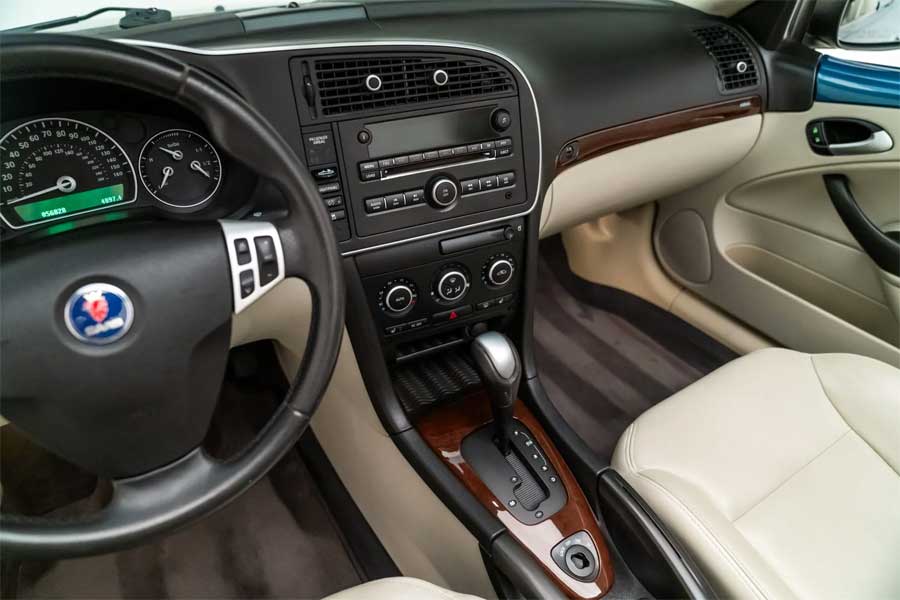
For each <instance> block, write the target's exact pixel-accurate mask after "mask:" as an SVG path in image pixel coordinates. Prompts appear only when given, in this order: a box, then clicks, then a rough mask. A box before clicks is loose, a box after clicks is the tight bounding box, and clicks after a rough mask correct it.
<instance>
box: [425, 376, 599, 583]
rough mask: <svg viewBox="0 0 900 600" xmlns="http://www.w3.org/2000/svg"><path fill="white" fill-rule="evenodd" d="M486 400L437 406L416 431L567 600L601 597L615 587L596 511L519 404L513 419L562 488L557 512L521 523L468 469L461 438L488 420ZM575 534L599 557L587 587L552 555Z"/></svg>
mask: <svg viewBox="0 0 900 600" xmlns="http://www.w3.org/2000/svg"><path fill="white" fill-rule="evenodd" d="M490 404H491V403H490V399H489V398H488V397H487V394H485V393H484V392H477V393H475V394H471V395H469V396H467V397H465V398H464V399H462V400H460V401H459V402H455V403H453V404H449V405H445V406H441V407H438V408H436V409H434V410H432V411H430V412H428V413H426V414H425V415H424V416H422V417H421V418H419V419H418V421H417V423H416V429H417V430H418V431H419V434H420V435H421V436H422V438H423V439H424V440H425V442H426V443H427V444H428V445H429V446H430V447H431V449H432V450H433V451H434V452H435V454H437V455H438V457H439V458H440V459H441V460H442V461H443V462H444V464H446V465H447V468H449V469H450V470H451V471H453V473H454V475H456V476H457V477H458V478H459V479H460V480H461V481H462V482H463V484H464V485H465V486H466V487H467V488H468V489H469V491H470V492H472V494H474V495H475V497H476V498H477V499H478V500H479V502H481V504H482V505H484V506H485V508H487V509H488V510H489V511H490V512H491V514H493V515H494V516H496V517H497V518H498V519H499V520H500V521H501V522H502V523H503V525H504V526H505V527H506V529H507V530H508V531H509V532H510V533H511V534H512V536H513V537H514V538H516V539H517V540H518V541H519V543H521V544H522V545H523V546H524V547H525V548H526V549H527V550H528V551H529V552H531V554H532V555H534V557H535V558H536V559H537V560H538V562H539V563H540V564H541V565H542V566H543V567H544V569H545V570H546V571H547V573H549V575H550V576H551V577H552V578H553V579H554V581H556V583H557V584H558V585H559V586H560V587H561V588H562V589H563V590H564V591H565V593H566V595H568V596H569V597H571V598H599V597H601V596H603V595H604V594H606V593H607V592H608V591H609V589H610V588H611V587H612V584H613V577H614V576H613V567H612V560H611V558H610V555H609V549H608V548H607V546H606V541H605V540H604V538H603V535H602V534H601V533H600V528H599V527H598V525H597V521H596V518H595V517H594V513H593V512H592V511H591V508H590V505H589V504H588V500H587V498H586V497H585V495H584V493H583V492H582V491H581V488H580V487H579V486H578V483H577V482H576V481H575V477H574V475H572V472H571V471H570V470H569V467H568V466H567V465H566V463H565V461H564V460H563V458H562V455H560V453H559V451H557V449H556V447H555V446H554V445H553V442H551V441H550V438H549V436H548V435H547V433H546V432H545V431H544V428H543V427H541V425H540V423H539V422H538V421H537V419H536V418H535V417H534V415H532V413H531V411H529V410H528V409H527V408H526V407H525V405H524V404H523V403H522V402H521V401H518V402H516V405H515V409H514V416H515V418H516V419H518V420H519V421H520V422H521V423H522V424H524V425H525V426H526V427H528V429H530V430H531V432H532V433H533V434H534V436H535V438H536V441H537V442H538V444H539V445H540V447H541V448H542V449H543V450H544V453H545V454H546V456H547V458H548V459H549V460H550V462H551V464H552V465H553V467H554V468H555V469H556V472H557V473H558V474H559V478H560V482H561V483H562V484H563V485H564V486H565V489H566V493H567V494H568V497H569V499H568V502H567V503H566V505H565V506H564V507H563V508H562V509H561V510H560V511H559V512H557V513H556V514H554V515H551V516H550V517H548V518H547V519H546V520H544V521H542V522H541V523H539V524H537V525H525V524H524V523H522V522H521V521H519V520H518V519H516V518H515V517H514V516H513V515H512V513H510V512H509V511H508V510H506V506H505V505H504V504H503V502H501V501H500V500H498V499H497V497H496V496H494V494H493V493H492V492H491V491H490V490H489V489H488V487H487V486H486V485H485V484H484V482H483V481H482V480H481V478H479V477H478V475H477V474H476V473H475V471H474V469H472V467H471V465H469V463H467V462H466V461H465V459H463V456H462V450H461V446H462V440H463V438H465V437H466V436H467V435H469V434H470V433H472V432H473V431H475V430H476V429H478V428H480V427H482V426H484V425H485V424H487V423H489V422H490V421H491V419H492V417H491V411H490ZM578 531H587V532H588V533H589V534H590V536H591V537H592V538H593V540H594V544H595V545H596V547H597V554H598V557H599V559H600V568H599V570H598V573H597V577H596V579H595V580H594V581H593V582H590V583H585V582H581V581H578V580H576V579H573V578H572V577H570V576H569V575H568V574H566V573H565V572H564V571H563V570H562V569H560V568H559V566H558V565H557V564H556V563H555V562H553V558H551V556H550V551H551V550H552V549H553V547H554V546H555V545H556V544H558V543H559V542H561V541H562V540H564V539H565V538H567V537H569V536H570V535H572V534H573V533H576V532H578Z"/></svg>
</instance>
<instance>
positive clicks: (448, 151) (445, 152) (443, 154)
mask: <svg viewBox="0 0 900 600" xmlns="http://www.w3.org/2000/svg"><path fill="white" fill-rule="evenodd" d="M450 156H453V148H441V149H440V150H438V157H440V158H448V157H450Z"/></svg>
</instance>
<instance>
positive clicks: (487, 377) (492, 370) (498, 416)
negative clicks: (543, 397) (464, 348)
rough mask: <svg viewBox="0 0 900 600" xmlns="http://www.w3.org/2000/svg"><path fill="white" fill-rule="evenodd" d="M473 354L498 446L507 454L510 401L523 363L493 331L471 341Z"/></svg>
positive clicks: (513, 397)
mask: <svg viewBox="0 0 900 600" xmlns="http://www.w3.org/2000/svg"><path fill="white" fill-rule="evenodd" d="M472 357H473V358H474V359H475V365H476V366H477V367H478V371H479V373H480V374H481V379H482V381H484V383H485V385H486V386H487V388H488V392H489V394H490V397H491V410H492V411H493V414H494V429H495V431H496V434H497V445H498V446H499V448H500V451H501V452H502V453H503V454H504V456H505V455H506V454H508V453H509V429H510V427H509V426H510V425H511V424H512V420H513V404H514V403H515V401H516V396H517V395H518V392H519V381H520V380H521V377H522V362H521V361H520V360H519V353H518V352H517V351H516V347H515V346H513V344H512V342H511V341H510V340H509V338H508V337H506V336H505V335H503V334H502V333H499V332H496V331H488V332H486V333H482V334H481V335H479V336H478V337H477V338H475V341H473V342H472Z"/></svg>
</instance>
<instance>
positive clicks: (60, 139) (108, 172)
mask: <svg viewBox="0 0 900 600" xmlns="http://www.w3.org/2000/svg"><path fill="white" fill-rule="evenodd" d="M0 167H2V169H0V216H2V217H3V221H4V222H5V223H6V224H7V225H9V226H10V227H12V228H13V229H20V228H22V227H27V226H30V225H37V224H39V223H45V222H48V221H56V220H59V219H64V218H67V217H69V216H72V215H77V214H82V213H88V212H93V211H96V210H103V209H106V208H109V207H112V206H115V205H118V204H128V203H130V202H134V201H135V199H136V197H137V178H136V177H135V173H134V168H133V167H132V165H131V161H129V160H128V156H126V154H125V152H124V151H123V150H122V148H121V146H119V144H117V143H116V142H115V141H114V140H113V139H112V138H111V137H109V136H108V135H106V134H105V133H103V132H102V131H100V130H99V129H97V128H96V127H93V126H91V125H88V124H87V123H83V122H81V121H76V120H74V119H62V118H50V119H38V120H35V121H29V122H28V123H23V124H22V125H19V126H18V127H16V128H14V129H13V130H12V131H10V132H9V133H7V134H6V135H4V136H3V138H0Z"/></svg>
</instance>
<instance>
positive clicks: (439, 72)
mask: <svg viewBox="0 0 900 600" xmlns="http://www.w3.org/2000/svg"><path fill="white" fill-rule="evenodd" d="M313 73H314V78H315V86H316V92H317V93H316V96H317V100H318V112H319V114H320V115H321V116H325V117H328V116H334V115H344V114H348V113H359V112H370V111H377V110H382V109H389V108H393V107H400V106H406V105H414V104H415V105H418V104H423V103H434V102H442V101H444V102H445V101H452V100H456V99H467V98H475V97H482V96H491V95H499V94H506V93H510V92H513V91H515V81H514V79H513V77H512V75H511V74H510V73H509V71H507V70H506V69H504V68H502V67H500V66H499V65H496V64H494V63H490V62H488V61H485V60H481V59H476V58H469V57H447V56H428V55H422V56H410V55H403V56H397V55H381V56H379V55H369V56H350V57H346V56H342V57H330V58H324V59H316V60H315V61H314V65H313Z"/></svg>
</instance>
